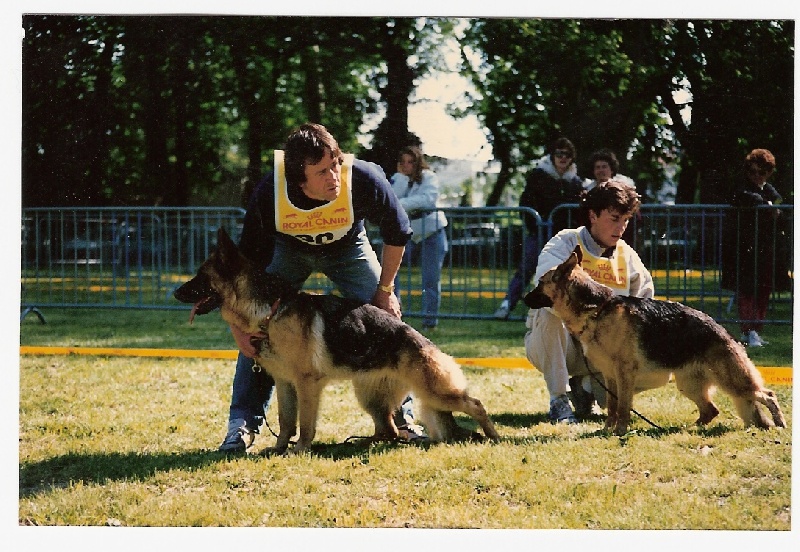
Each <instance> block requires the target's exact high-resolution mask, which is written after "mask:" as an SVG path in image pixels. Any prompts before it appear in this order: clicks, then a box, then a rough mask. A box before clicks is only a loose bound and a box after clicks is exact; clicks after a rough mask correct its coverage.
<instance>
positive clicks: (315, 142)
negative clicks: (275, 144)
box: [283, 123, 342, 185]
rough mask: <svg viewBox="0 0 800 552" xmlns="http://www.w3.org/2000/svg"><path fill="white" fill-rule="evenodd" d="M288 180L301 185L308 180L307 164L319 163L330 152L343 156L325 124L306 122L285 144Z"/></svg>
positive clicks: (290, 182) (334, 155) (285, 164)
mask: <svg viewBox="0 0 800 552" xmlns="http://www.w3.org/2000/svg"><path fill="white" fill-rule="evenodd" d="M283 149H284V166H285V170H286V181H287V182H289V184H296V185H300V184H302V183H303V182H305V181H306V165H314V164H316V163H319V162H320V161H321V160H322V158H323V157H325V155H327V153H328V152H330V153H331V154H332V155H333V157H334V158H337V157H338V158H339V159H340V160H341V158H342V150H341V149H340V148H339V144H338V142H336V139H335V138H334V137H333V135H331V133H330V132H328V129H326V128H325V127H324V126H322V125H320V124H316V123H305V124H303V125H301V126H300V127H299V128H298V129H297V130H295V131H293V132H292V133H291V134H290V135H289V137H288V138H287V139H286V145H285V146H284V148H283Z"/></svg>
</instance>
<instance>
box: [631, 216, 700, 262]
mask: <svg viewBox="0 0 800 552" xmlns="http://www.w3.org/2000/svg"><path fill="white" fill-rule="evenodd" d="M697 244H698V240H697V235H696V234H695V232H694V231H693V229H692V228H691V227H688V226H687V227H683V226H680V227H676V228H670V229H669V230H667V231H663V232H662V231H658V230H656V229H655V228H651V229H650V233H649V234H648V235H646V236H645V238H644V239H643V240H642V247H641V257H642V260H643V261H644V263H645V264H646V265H647V264H649V265H652V264H654V263H663V262H666V261H667V259H669V261H670V262H679V261H686V262H687V263H688V262H689V261H691V259H692V256H693V254H694V252H695V250H696V249H697Z"/></svg>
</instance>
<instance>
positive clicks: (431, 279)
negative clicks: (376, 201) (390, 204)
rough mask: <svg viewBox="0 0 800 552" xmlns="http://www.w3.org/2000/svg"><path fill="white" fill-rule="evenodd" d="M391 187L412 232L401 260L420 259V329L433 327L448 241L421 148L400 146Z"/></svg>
mask: <svg viewBox="0 0 800 552" xmlns="http://www.w3.org/2000/svg"><path fill="white" fill-rule="evenodd" d="M391 182H392V189H393V190H394V192H395V194H397V197H398V198H399V199H400V205H402V206H403V208H404V209H405V210H406V213H408V218H409V219H410V220H411V230H412V231H413V232H414V233H413V234H412V236H411V240H410V241H409V242H408V243H407V244H406V250H405V254H404V256H403V263H404V264H405V263H411V262H415V261H416V260H419V262H420V265H421V267H422V312H423V319H422V329H423V330H428V331H430V330H433V329H435V328H436V326H437V324H438V323H439V301H440V295H441V274H442V265H443V263H444V257H445V255H446V254H447V250H448V243H447V235H446V233H445V230H444V229H445V227H446V226H447V218H446V217H445V216H444V213H443V212H441V211H438V210H436V202H437V201H438V199H439V178H438V177H437V176H436V173H434V172H433V171H432V170H431V169H430V167H429V166H428V163H427V162H426V161H425V156H424V154H423V153H422V150H421V149H420V148H418V147H416V146H407V147H405V148H403V149H402V150H400V153H399V155H398V158H397V172H396V173H395V174H394V175H393V176H392V178H391ZM401 287H402V286H401V282H400V274H399V273H398V275H397V277H396V278H395V293H396V294H397V298H398V300H400V288H401Z"/></svg>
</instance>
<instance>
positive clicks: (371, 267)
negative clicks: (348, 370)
mask: <svg viewBox="0 0 800 552" xmlns="http://www.w3.org/2000/svg"><path fill="white" fill-rule="evenodd" d="M290 239H293V238H290ZM266 271H267V272H269V273H271V274H279V275H280V276H282V277H284V278H286V279H287V280H289V281H290V282H291V283H292V285H293V286H294V287H295V288H296V289H300V288H302V286H303V283H304V282H305V281H306V280H307V279H308V277H309V276H310V275H311V274H312V273H313V272H321V273H323V274H325V275H326V276H327V277H328V278H330V279H331V281H332V282H333V283H334V285H336V287H337V289H339V291H340V292H341V293H342V295H344V296H345V297H349V298H353V299H359V300H360V301H363V302H364V303H369V302H370V301H371V300H372V296H373V295H374V294H375V290H376V289H377V287H378V280H379V278H380V273H381V265H380V262H379V261H378V257H377V255H376V254H375V251H374V250H373V249H372V246H371V245H370V243H369V241H368V240H367V235H366V233H365V232H362V233H361V234H360V235H359V236H358V239H357V242H356V243H354V244H353V245H351V246H349V247H346V248H344V249H339V250H337V251H335V252H333V253H332V254H331V253H326V252H325V250H324V247H321V248H320V252H319V253H315V252H314V253H303V252H298V251H295V250H293V249H291V248H290V247H288V246H287V245H286V243H285V242H284V241H282V240H281V239H277V240H276V241H275V252H274V253H273V255H272V262H271V263H270V265H269V266H268V267H267V270H266ZM253 365H254V361H253V359H251V358H247V357H246V356H244V355H243V354H241V353H239V357H238V359H237V360H236V373H235V374H234V376H233V392H232V396H231V406H230V414H229V417H228V419H229V420H235V419H243V420H244V421H245V424H246V425H247V427H248V428H249V429H252V430H254V431H256V432H257V431H258V428H259V426H260V425H261V424H262V422H263V421H264V413H265V412H266V411H267V409H268V408H269V404H270V402H271V400H272V393H273V391H274V389H275V381H274V380H273V379H272V376H270V375H269V374H267V373H266V372H265V371H264V370H259V371H258V372H254V371H253Z"/></svg>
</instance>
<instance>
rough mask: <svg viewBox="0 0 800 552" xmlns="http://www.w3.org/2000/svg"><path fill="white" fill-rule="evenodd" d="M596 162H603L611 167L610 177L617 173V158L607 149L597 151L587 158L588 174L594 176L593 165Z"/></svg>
mask: <svg viewBox="0 0 800 552" xmlns="http://www.w3.org/2000/svg"><path fill="white" fill-rule="evenodd" d="M598 161H605V162H606V163H608V166H609V167H611V175H612V176H614V175H616V174H617V173H618V172H619V161H618V160H617V156H616V155H615V154H614V152H613V151H611V150H610V149H608V148H603V149H599V150H597V151H596V152H594V153H593V154H592V155H591V156H590V157H589V174H594V164H595V163H597V162H598Z"/></svg>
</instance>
